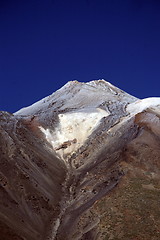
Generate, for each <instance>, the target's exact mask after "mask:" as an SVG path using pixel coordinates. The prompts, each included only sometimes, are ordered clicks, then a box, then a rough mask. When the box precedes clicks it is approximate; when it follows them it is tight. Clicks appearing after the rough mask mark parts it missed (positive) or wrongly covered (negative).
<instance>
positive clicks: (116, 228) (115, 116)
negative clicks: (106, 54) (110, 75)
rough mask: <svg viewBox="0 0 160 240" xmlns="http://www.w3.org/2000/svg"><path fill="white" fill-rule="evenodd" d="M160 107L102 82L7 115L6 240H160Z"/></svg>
mask: <svg viewBox="0 0 160 240" xmlns="http://www.w3.org/2000/svg"><path fill="white" fill-rule="evenodd" d="M159 106H160V99H159V98H149V99H144V100H138V99H136V98H135V97H132V96H130V95H129V94H127V93H125V92H123V91H121V90H120V89H118V88H116V87H114V86H113V85H111V84H110V83H108V82H106V81H104V80H99V81H92V82H89V83H79V82H77V81H74V82H69V83H68V84H66V85H65V86H64V87H63V88H61V89H60V90H58V91H57V92H55V93H53V94H52V95H51V96H49V97H46V98H45V99H42V100H41V101H39V102H38V103H35V104H33V105H32V106H30V107H27V108H24V109H21V110H20V111H18V112H17V113H15V114H9V113H6V112H1V114H0V129H1V130H0V143H1V144H0V183H1V185H0V194H1V198H0V233H1V239H3V240H12V239H17V240H19V239H25V240H32V239H33V240H36V239H38V240H41V239H42V240H47V239H50V240H51V239H55V240H64V239H65V240H67V239H68V240H70V239H73V240H74V239H81V240H85V239H86V240H87V239H93V240H94V239H113V240H116V239H124V240H125V239H126V240H128V239H130V240H132V239H133V240H135V239H136V240H142V239H144V240H149V239H154V240H156V239H157V240H158V239H159V238H160V232H159V229H160V221H159V219H160V218H159V217H160V212H159V203H160V202H159V201H160V200H159V199H160V198H159V194H160V181H159V178H160V161H159V159H160V150H159V144H160V142H159V141H160V130H159V129H160V118H159V116H160V115H159V114H160V107H159Z"/></svg>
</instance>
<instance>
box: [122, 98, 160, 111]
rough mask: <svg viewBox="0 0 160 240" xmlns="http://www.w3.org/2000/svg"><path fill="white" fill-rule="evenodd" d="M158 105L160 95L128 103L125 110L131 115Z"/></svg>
mask: <svg viewBox="0 0 160 240" xmlns="http://www.w3.org/2000/svg"><path fill="white" fill-rule="evenodd" d="M158 105H160V97H150V98H145V99H142V100H138V101H136V102H133V103H130V104H128V105H127V108H126V110H127V112H129V113H130V114H131V115H135V114H137V113H140V112H142V111H144V110H145V109H147V108H150V107H155V106H158Z"/></svg>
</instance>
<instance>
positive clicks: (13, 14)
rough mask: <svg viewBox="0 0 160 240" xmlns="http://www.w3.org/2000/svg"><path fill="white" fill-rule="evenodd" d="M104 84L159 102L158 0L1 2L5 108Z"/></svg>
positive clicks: (0, 85) (0, 89) (0, 94)
mask: <svg viewBox="0 0 160 240" xmlns="http://www.w3.org/2000/svg"><path fill="white" fill-rule="evenodd" d="M100 78H103V79H106V80H108V81H110V82H111V83H112V84H114V85H116V86H117V87H119V88H121V89H123V90H125V91H126V92H128V93H130V94H132V95H134V96H136V97H139V98H145V97H149V96H160V1H159V0H0V110H5V111H9V112H15V111H17V110H18V109H20V108H22V107H24V106H28V105H30V104H32V103H34V102H36V101H38V100H40V99H41V98H43V97H45V96H47V95H49V94H51V93H52V92H54V91H55V90H57V89H58V88H60V87H61V86H63V85H64V84H65V83H66V82H68V81H70V80H78V81H81V82H86V81H90V80H94V79H100Z"/></svg>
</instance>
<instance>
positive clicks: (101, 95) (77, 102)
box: [15, 80, 137, 116]
mask: <svg viewBox="0 0 160 240" xmlns="http://www.w3.org/2000/svg"><path fill="white" fill-rule="evenodd" d="M135 100H137V98H135V97H133V96H131V95H129V94H127V93H125V92H124V91H122V90H120V89H119V88H117V87H115V86H113V85H112V84H111V83H109V82H107V81H105V80H95V81H90V82H88V83H82V82H78V81H70V82H68V83H67V84H65V85H64V86H63V87H62V88H60V89H59V90H57V91H56V92H54V93H53V94H51V95H50V96H48V97H45V98H43V99H42V100H40V101H38V102H36V103H34V104H33V105H31V106H29V107H25V108H22V109H21V110H19V111H17V112H16V113H15V115H23V116H24V115H34V114H40V113H42V112H44V111H45V112H46V111H50V110H51V111H53V110H57V109H58V110H59V111H60V110H66V109H67V108H68V109H71V108H72V109H82V108H83V109H84V108H92V107H99V105H102V104H103V103H104V102H106V101H120V102H126V103H130V102H134V101H135Z"/></svg>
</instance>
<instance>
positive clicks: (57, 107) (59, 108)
mask: <svg viewBox="0 0 160 240" xmlns="http://www.w3.org/2000/svg"><path fill="white" fill-rule="evenodd" d="M159 105H160V98H146V99H142V100H140V99H137V98H135V97H133V96H131V95H129V94H128V93H125V92H124V91H122V90H120V89H119V88H117V87H115V86H113V85H112V84H111V83H109V82H107V81H105V80H97V81H91V82H88V83H82V82H78V81H71V82H68V83H67V84H65V85H64V86H63V87H62V88H61V89H59V90H57V91H56V92H55V93H53V94H52V95H50V96H48V97H46V98H44V99H42V100H40V101H38V102H37V103H34V104H33V105H31V106H29V107H26V108H23V109H21V110H19V111H18V112H16V113H15V115H16V116H17V117H20V118H21V117H23V118H25V117H32V116H34V117H35V116H36V118H37V120H38V124H39V129H40V130H41V132H43V134H44V136H45V138H46V140H47V142H49V143H50V145H51V146H52V148H53V150H54V151H55V152H57V154H58V155H59V156H60V157H61V158H63V159H64V155H67V154H71V153H73V152H75V151H77V150H78V149H79V148H80V147H81V146H82V145H83V144H84V143H85V142H86V141H87V139H88V138H89V137H90V136H91V134H92V133H93V132H94V131H95V129H97V128H98V127H99V126H100V124H102V125H103V124H104V121H103V120H104V119H107V121H106V123H105V124H110V122H113V124H112V125H115V123H116V127H115V129H116V130H117V129H118V128H119V127H120V126H122V125H123V124H124V123H126V122H127V121H128V120H129V119H130V118H132V117H133V116H135V115H136V114H137V113H139V112H142V111H144V110H145V109H147V108H150V107H157V106H159ZM112 125H111V126H112ZM116 130H115V131H116ZM112 131H114V129H113V128H111V129H109V132H110V133H111V132H112Z"/></svg>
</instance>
